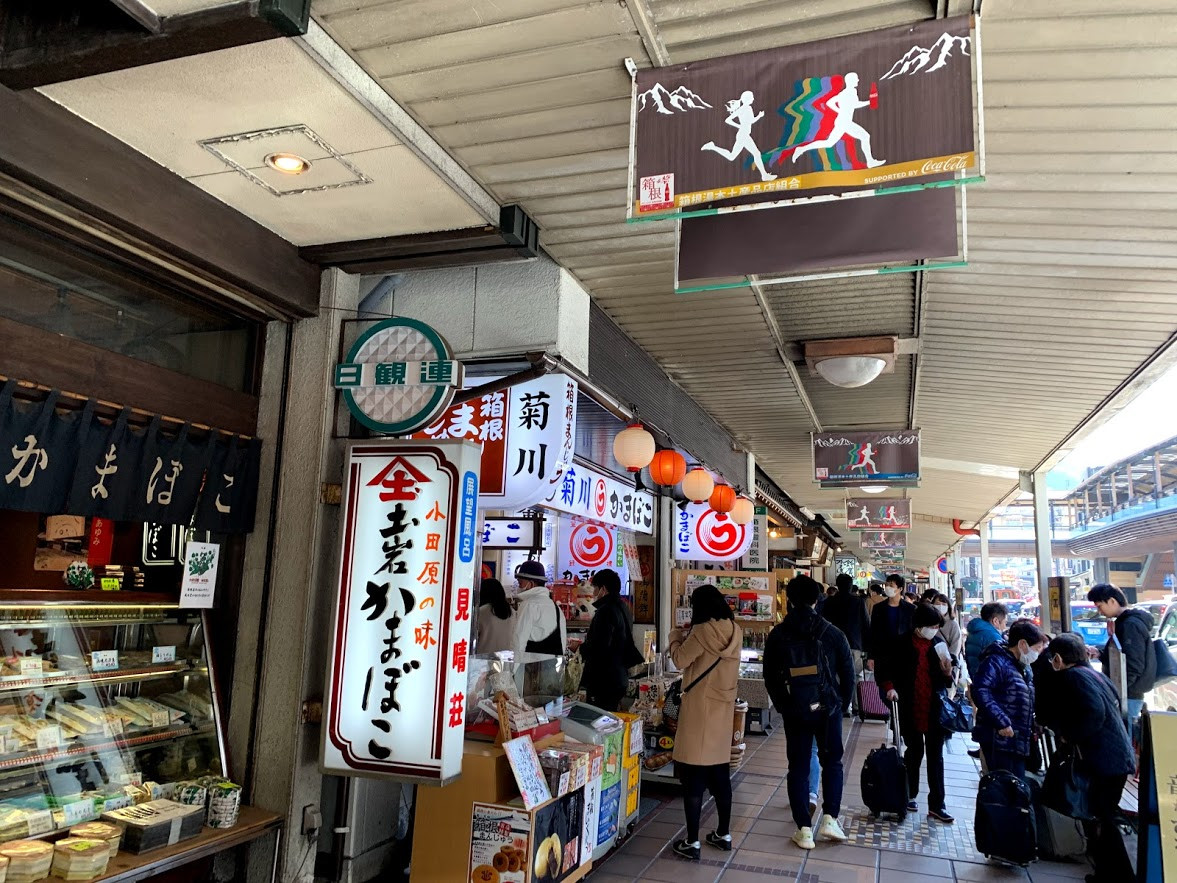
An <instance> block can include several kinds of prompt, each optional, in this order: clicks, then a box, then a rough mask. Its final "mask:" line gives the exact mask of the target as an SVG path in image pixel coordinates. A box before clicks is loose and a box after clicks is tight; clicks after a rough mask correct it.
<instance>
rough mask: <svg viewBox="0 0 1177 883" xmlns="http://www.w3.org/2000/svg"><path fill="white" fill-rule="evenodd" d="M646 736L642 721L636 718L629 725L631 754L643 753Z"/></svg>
mask: <svg viewBox="0 0 1177 883" xmlns="http://www.w3.org/2000/svg"><path fill="white" fill-rule="evenodd" d="M644 743H645V738H644V736H643V734H642V722H641V720H636V721H633V722H632V723H630V725H629V752H628V753H629V754H631V755H633V754H641V753H642V749H643V748H644V747H645V744H644Z"/></svg>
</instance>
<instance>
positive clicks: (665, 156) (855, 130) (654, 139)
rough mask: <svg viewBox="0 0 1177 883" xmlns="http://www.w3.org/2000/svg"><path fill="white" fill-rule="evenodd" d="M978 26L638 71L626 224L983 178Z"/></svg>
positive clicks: (963, 22)
mask: <svg viewBox="0 0 1177 883" xmlns="http://www.w3.org/2000/svg"><path fill="white" fill-rule="evenodd" d="M975 45H976V43H975V41H974V40H973V37H972V30H971V18H970V17H969V16H960V17H956V18H949V19H939V20H935V19H934V20H930V21H925V22H920V23H918V24H915V25H910V26H908V25H905V26H902V27H897V28H889V29H887V30H881V31H871V32H869V33H866V34H853V35H850V36H847V37H837V38H834V39H830V40H820V41H817V42H813V43H802V44H800V45H797V46H787V47H783V48H780V49H766V50H762V51H759V52H749V53H745V54H743V55H733V56H729V57H727V58H716V59H709V60H705V61H697V62H689V63H687V64H680V65H673V66H670V67H664V68H654V69H651V70H645V71H639V72H638V74H637V76H636V78H635V99H634V101H635V106H634V111H633V116H634V119H635V126H634V131H633V135H632V137H633V148H634V167H633V169H632V171H631V174H632V182H631V183H632V185H633V191H632V195H633V199H634V204H633V205H631V206H630V207H629V208H630V214H631V216H650V215H657V214H659V213H665V212H671V211H676V210H689V209H691V208H692V207H702V206H703V205H704V204H706V203H712V202H716V201H722V200H728V199H738V198H752V199H755V200H757V201H771V200H785V199H793V198H804V197H808V196H813V195H814V192H813V191H815V190H826V191H827V192H828V191H829V189H830V188H833V189H835V190H839V191H849V190H869V189H875V188H882V187H892V186H902V185H906V184H917V183H925V182H927V181H928V180H930V179H931V178H933V177H935V176H942V175H944V174H945V173H954V174H955V173H959V174H966V175H967V174H976V173H977V171H978V161H979V156H980V145H979V136H978V133H977V132H976V131H975V130H974V124H973V108H974V105H975V103H976V86H975V83H974V79H973V62H972V57H971V54H972V51H973V48H974V47H975Z"/></svg>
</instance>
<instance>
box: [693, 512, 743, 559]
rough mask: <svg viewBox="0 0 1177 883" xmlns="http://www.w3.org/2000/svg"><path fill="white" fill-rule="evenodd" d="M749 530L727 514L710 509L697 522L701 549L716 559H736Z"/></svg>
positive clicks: (696, 533) (696, 529) (696, 528)
mask: <svg viewBox="0 0 1177 883" xmlns="http://www.w3.org/2000/svg"><path fill="white" fill-rule="evenodd" d="M747 536H748V528H747V526H746V525H743V524H736V523H735V522H734V521H732V520H731V518H729V517H728V515H727V514H726V513H723V512H716V511H715V510H714V509H710V508H709V509H708V510H707V511H706V512H704V513H703V514H702V515H700V516H699V518H698V520H697V521H696V522H695V539H696V540H698V541H699V548H700V549H702V550H703V551H704V552H706V553H707V554H708V555H711V556H713V557H715V558H734V557H736V554H737V553H738V552H739V551H740V550H741V549H742V548H743V547H744V541H745V540H746V539H747Z"/></svg>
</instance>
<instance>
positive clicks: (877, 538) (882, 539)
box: [858, 530, 907, 549]
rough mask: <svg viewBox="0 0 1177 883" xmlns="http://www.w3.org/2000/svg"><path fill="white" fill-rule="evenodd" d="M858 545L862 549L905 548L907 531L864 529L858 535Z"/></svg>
mask: <svg viewBox="0 0 1177 883" xmlns="http://www.w3.org/2000/svg"><path fill="white" fill-rule="evenodd" d="M858 545H860V546H861V547H862V548H864V549H906V548H907V531H904V530H864V531H863V532H862V533H861V534H859V535H858Z"/></svg>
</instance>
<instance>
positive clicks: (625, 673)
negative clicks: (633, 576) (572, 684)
mask: <svg viewBox="0 0 1177 883" xmlns="http://www.w3.org/2000/svg"><path fill="white" fill-rule="evenodd" d="M592 586H593V589H594V593H593V596H594V598H596V600H595V601H594V603H593V606H594V607H596V608H597V612H596V613H594V614H593V621H592V622H591V623H589V628H588V634H587V635H586V636H585V639H584V643H583V644H581V645H580V657H581V659H583V660H584V673H583V674H582V675H581V678H580V685H581V687H582V688H583V689H584V692H585V695H586V698H587V699H588V703H589V705H595V706H596V707H597V708H600V709H601V710H603V711H620V710H621V700H622V698H623V697H624V696H625V689H626V687H628V686H629V669H630V668H631V667H632V666H634V665H637V664H638V663H639V662H641V661H642V660H641V653H640V652H639V651H638V649H637V647H635V646H634V643H633V614H632V613H630V610H629V605H628V604H626V603H625V601H624V600H623V599H622V597H621V577H619V576H618V575H617V572H616V571H614V570H608V569H606V570H598V571H597V572H596V573H595V574H593V578H592Z"/></svg>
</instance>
